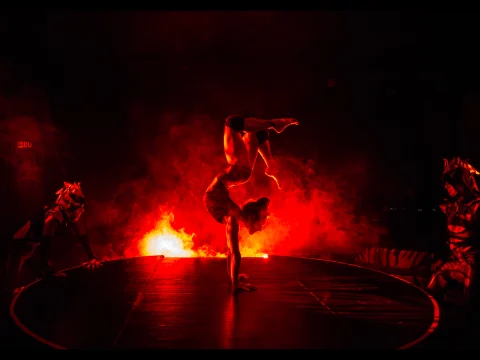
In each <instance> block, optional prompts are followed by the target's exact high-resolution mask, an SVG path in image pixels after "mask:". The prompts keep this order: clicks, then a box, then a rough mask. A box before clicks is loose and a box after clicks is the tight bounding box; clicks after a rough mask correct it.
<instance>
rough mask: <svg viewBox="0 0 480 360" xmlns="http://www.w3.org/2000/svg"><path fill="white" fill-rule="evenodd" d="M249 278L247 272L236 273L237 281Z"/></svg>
mask: <svg viewBox="0 0 480 360" xmlns="http://www.w3.org/2000/svg"><path fill="white" fill-rule="evenodd" d="M249 278H250V276H248V275H247V274H240V275H238V281H239V282H245V281H246V280H248V279H249Z"/></svg>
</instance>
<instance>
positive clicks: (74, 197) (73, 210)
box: [55, 182, 85, 222]
mask: <svg viewBox="0 0 480 360" xmlns="http://www.w3.org/2000/svg"><path fill="white" fill-rule="evenodd" d="M63 185H64V187H63V188H61V189H60V190H58V191H57V192H56V195H58V197H57V200H56V201H55V204H56V205H58V206H59V207H60V208H61V209H62V211H63V212H64V213H65V214H66V215H67V216H68V217H69V220H70V221H72V222H75V221H77V220H78V219H79V218H80V216H81V215H82V213H83V211H84V205H85V196H84V195H83V192H82V188H81V187H80V182H78V183H76V182H74V183H73V184H70V183H68V182H64V183H63Z"/></svg>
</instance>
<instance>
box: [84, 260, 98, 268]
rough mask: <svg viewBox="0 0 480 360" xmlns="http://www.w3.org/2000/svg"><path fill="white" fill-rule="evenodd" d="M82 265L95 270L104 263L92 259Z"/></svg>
mask: <svg viewBox="0 0 480 360" xmlns="http://www.w3.org/2000/svg"><path fill="white" fill-rule="evenodd" d="M82 266H84V267H86V268H87V269H88V270H95V269H98V268H99V267H100V266H102V264H101V263H100V261H98V260H97V259H92V260H90V261H87V262H84V263H83V264H82Z"/></svg>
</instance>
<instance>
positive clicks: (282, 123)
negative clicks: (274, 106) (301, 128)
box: [273, 118, 299, 134]
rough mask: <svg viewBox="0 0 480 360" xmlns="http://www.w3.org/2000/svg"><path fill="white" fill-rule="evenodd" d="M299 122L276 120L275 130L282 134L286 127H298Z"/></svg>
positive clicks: (289, 119)
mask: <svg viewBox="0 0 480 360" xmlns="http://www.w3.org/2000/svg"><path fill="white" fill-rule="evenodd" d="M298 124H299V122H298V120H297V119H291V118H288V119H276V120H274V121H273V130H275V131H276V132H277V133H278V134H280V133H281V132H282V131H283V130H285V128H286V127H288V126H290V125H298Z"/></svg>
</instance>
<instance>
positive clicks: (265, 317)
mask: <svg viewBox="0 0 480 360" xmlns="http://www.w3.org/2000/svg"><path fill="white" fill-rule="evenodd" d="M242 272H246V273H247V274H249V275H250V280H251V282H252V283H253V284H255V285H256V286H257V287H258V290H257V291H254V292H250V293H240V294H238V295H237V296H231V295H230V294H229V292H228V278H227V274H226V261H225V259H219V258H162V257H157V256H151V257H139V258H131V259H122V260H116V261H109V262H105V263H104V265H103V266H102V267H101V268H99V269H98V270H96V271H94V272H91V271H89V270H87V269H85V268H82V267H77V268H73V269H69V270H67V271H66V274H67V276H65V277H54V278H49V279H46V280H41V281H37V282H35V283H33V284H31V285H29V286H27V287H25V288H24V289H23V291H21V292H20V293H18V294H17V296H16V297H15V299H14V300H13V302H12V304H11V316H12V318H13V320H14V322H15V323H16V325H17V326H18V327H20V328H21V329H22V330H23V331H24V332H26V333H27V334H29V335H30V336H32V337H34V338H36V339H37V340H39V341H41V342H43V343H46V344H48V345H50V346H52V347H54V348H77V349H78V348H94V349H98V348H125V349H127V348H130V349H132V348H135V349H139V348H142V349H145V348H146V349H152V348H156V349H200V348H202V349H225V348H226V349H280V348H289V349H293V348H297V349H299V348H301V349H308V348H310V349H311V348H315V349H322V348H337V349H344V348H345V349H352V348H357V349H359V348H369V349H372V348H390V349H398V348H409V347H412V346H414V345H416V344H418V343H419V342H421V341H422V340H423V339H425V338H426V337H427V336H428V335H429V334H431V333H432V332H433V331H434V329H435V328H436V326H437V325H438V321H439V309H438V306H437V303H436V302H435V300H433V298H431V297H430V296H429V295H427V294H426V293H425V292H424V291H423V290H421V289H420V288H417V287H415V286H414V285H411V284H410V283H408V282H406V281H403V280H401V279H398V278H395V277H393V276H390V275H387V274H384V273H381V272H378V271H373V270H369V269H366V268H362V267H359V266H354V265H348V264H344V263H339V262H334V261H326V260H316V259H305V258H296V257H283V256H270V257H268V258H266V259H264V258H244V259H242Z"/></svg>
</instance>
